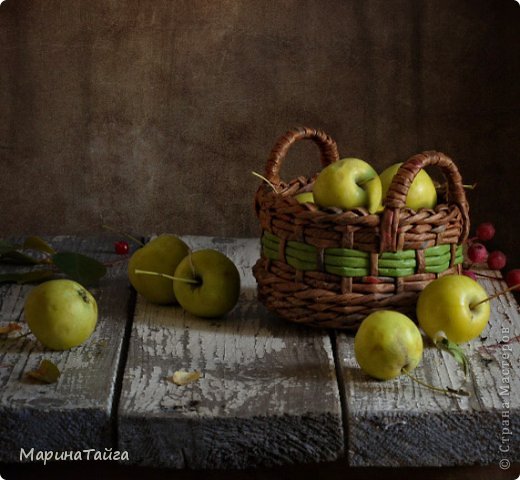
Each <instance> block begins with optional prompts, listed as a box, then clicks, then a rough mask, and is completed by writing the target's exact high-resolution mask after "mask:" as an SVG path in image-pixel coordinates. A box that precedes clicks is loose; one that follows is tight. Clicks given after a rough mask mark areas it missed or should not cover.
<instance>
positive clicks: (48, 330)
mask: <svg viewBox="0 0 520 480" xmlns="http://www.w3.org/2000/svg"><path fill="white" fill-rule="evenodd" d="M24 314H25V318H26V320H27V324H28V326H29V328H30V330H31V332H32V333H33V334H34V336H35V337H36V338H37V339H38V340H39V341H40V342H41V343H42V344H43V345H45V346H46V347H48V348H51V349H53V350H67V349H69V348H72V347H76V346H77V345H80V344H82V343H83V342H84V341H85V340H87V339H88V338H89V337H90V335H92V332H93V331H94V329H95V328H96V323H97V318H98V307H97V303H96V300H95V299H94V297H93V296H92V294H91V293H90V292H89V291H88V290H86V289H85V288H84V287H83V286H82V285H80V284H79V283H76V282H74V281H73V280H67V279H60V280H50V281H48V282H45V283H42V284H40V285H38V286H37V287H35V288H33V289H32V290H31V291H30V293H29V295H28V296H27V298H26V300H25V305H24Z"/></svg>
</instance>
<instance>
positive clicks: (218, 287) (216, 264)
mask: <svg viewBox="0 0 520 480" xmlns="http://www.w3.org/2000/svg"><path fill="white" fill-rule="evenodd" d="M175 277H177V278H187V279H191V280H195V281H196V282H197V283H186V282H180V281H174V282H173V290H174V291H175V296H176V297H177V300H178V301H179V303H180V304H181V306H182V308H184V309H185V310H186V311H188V312H189V313H191V314H193V315H196V316H198V317H220V316H222V315H224V314H226V313H227V312H229V311H230V310H231V309H232V308H233V307H234V306H235V305H236V304H237V302H238V296H239V295H240V274H239V273H238V269H237V267H236V266H235V264H234V263H233V262H232V261H231V260H230V259H229V258H228V257H226V256H225V255H224V254H223V253H220V252H218V251H216V250H212V249H209V248H208V249H205V250H198V251H196V252H194V253H192V254H191V255H189V256H187V257H186V258H185V259H184V260H183V261H182V262H181V263H179V266H178V267H177V269H176V270H175Z"/></svg>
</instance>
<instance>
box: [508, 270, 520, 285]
mask: <svg viewBox="0 0 520 480" xmlns="http://www.w3.org/2000/svg"><path fill="white" fill-rule="evenodd" d="M506 283H507V286H508V287H513V286H515V285H520V268H515V269H514V270H510V271H509V272H507V275H506Z"/></svg>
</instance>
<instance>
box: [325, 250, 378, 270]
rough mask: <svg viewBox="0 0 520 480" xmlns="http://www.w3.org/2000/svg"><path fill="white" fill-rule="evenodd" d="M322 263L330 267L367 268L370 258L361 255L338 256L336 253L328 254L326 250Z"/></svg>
mask: <svg viewBox="0 0 520 480" xmlns="http://www.w3.org/2000/svg"><path fill="white" fill-rule="evenodd" d="M323 263H325V265H330V266H332V267H347V268H369V267H370V258H369V257H368V256H367V257H366V258H361V257H347V256H345V257H339V256H337V255H329V254H328V252H327V253H326V254H325V255H324V260H323Z"/></svg>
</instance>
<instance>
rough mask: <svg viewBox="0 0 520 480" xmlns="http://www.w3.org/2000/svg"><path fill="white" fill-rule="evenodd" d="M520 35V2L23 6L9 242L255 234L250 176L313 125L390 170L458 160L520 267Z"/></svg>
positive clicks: (194, 1)
mask: <svg viewBox="0 0 520 480" xmlns="http://www.w3.org/2000/svg"><path fill="white" fill-rule="evenodd" d="M519 46H520V5H518V4H517V3H516V2H515V1H514V0H454V1H446V0H424V1H420V0H366V1H362V0H343V1H340V0H337V1H335V0H328V1H315V0H307V1H302V0H300V1H298V0H285V1H275V0H272V1H267V0H264V1H261V0H256V1H255V0H244V1H238V0H227V1H226V0H219V1H216V0H215V1H209V0H186V1H177V0H175V1H173V0H170V1H169V0H155V1H151V0H149V1H137V0H133V1H132V0H119V1H115V0H75V1H70V0H61V1H60V0H45V1H43V0H40V1H37V0H7V2H5V3H4V4H2V5H1V6H0V167H1V179H2V187H1V193H0V222H1V235H9V234H15V233H22V234H23V233H40V234H46V233H51V234H53V233H76V232H91V231H95V230H99V229H100V225H101V224H102V223H108V224H110V225H112V226H115V227H117V228H120V229H121V230H124V231H132V232H139V233H147V232H153V231H155V232H160V231H171V232H177V233H180V234H188V233H192V234H217V235H236V236H255V235H257V234H258V226H257V222H256V219H255V217H254V214H253V210H252V199H253V195H254V191H255V189H256V186H257V185H258V181H257V179H255V178H254V177H253V176H252V175H251V173H250V172H251V170H257V171H262V170H263V165H264V162H265V159H266V157H267V155H268V153H269V150H270V148H271V146H272V144H273V143H274V141H275V139H276V137H277V136H278V135H280V134H282V133H283V132H285V131H286V130H287V129H288V128H289V127H292V126H294V125H301V124H304V125H309V126H316V127H321V128H323V129H325V130H326V131H327V132H328V133H330V134H331V135H332V136H333V137H334V138H335V139H336V140H337V141H338V144H339V148H340V153H341V154H342V155H343V156H347V155H348V156H351V155H355V156H359V157H361V158H363V159H365V160H367V161H369V162H370V163H372V164H373V165H374V166H376V167H377V168H378V169H382V168H383V167H384V166H385V165H386V164H389V163H391V162H394V161H397V160H403V159H405V158H407V157H408V156H410V155H412V154H414V153H416V152H418V151H421V150H423V149H437V150H441V151H443V152H445V153H446V154H448V155H450V156H451V157H452V158H454V159H455V160H456V162H457V163H458V165H459V167H460V169H461V171H462V173H463V176H464V178H465V180H466V181H467V182H468V183H473V182H478V189H477V190H476V191H475V192H473V193H471V194H470V202H471V207H472V218H473V221H474V223H476V222H479V221H481V220H488V219H490V220H493V221H495V222H496V224H497V226H498V228H499V238H498V241H499V243H500V245H501V246H502V248H504V249H505V250H507V251H508V253H509V254H510V255H511V256H516V261H517V263H518V264H519V265H520V256H519V255H518V253H517V252H516V251H515V250H516V246H517V245H518V242H517V237H518V234H519V229H518V223H517V219H518V218H519V217H520V204H519V202H518V199H519V195H518V191H519V186H518V183H519V179H520V175H519V171H520V167H519V153H518V152H519V151H520V135H519V126H520V121H519V119H520V116H519V114H520V81H519V80H520V56H519V54H518V48H519ZM317 168H318V161H317V151H316V150H315V149H314V148H313V146H312V145H310V144H304V145H298V146H297V147H295V148H294V149H293V150H292V151H291V153H290V155H289V157H288V159H287V162H286V164H285V165H284V169H283V176H284V177H285V178H287V179H289V178H291V177H294V176H296V175H299V174H302V173H303V174H308V173H311V172H313V171H315V170H316V169H317Z"/></svg>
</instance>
